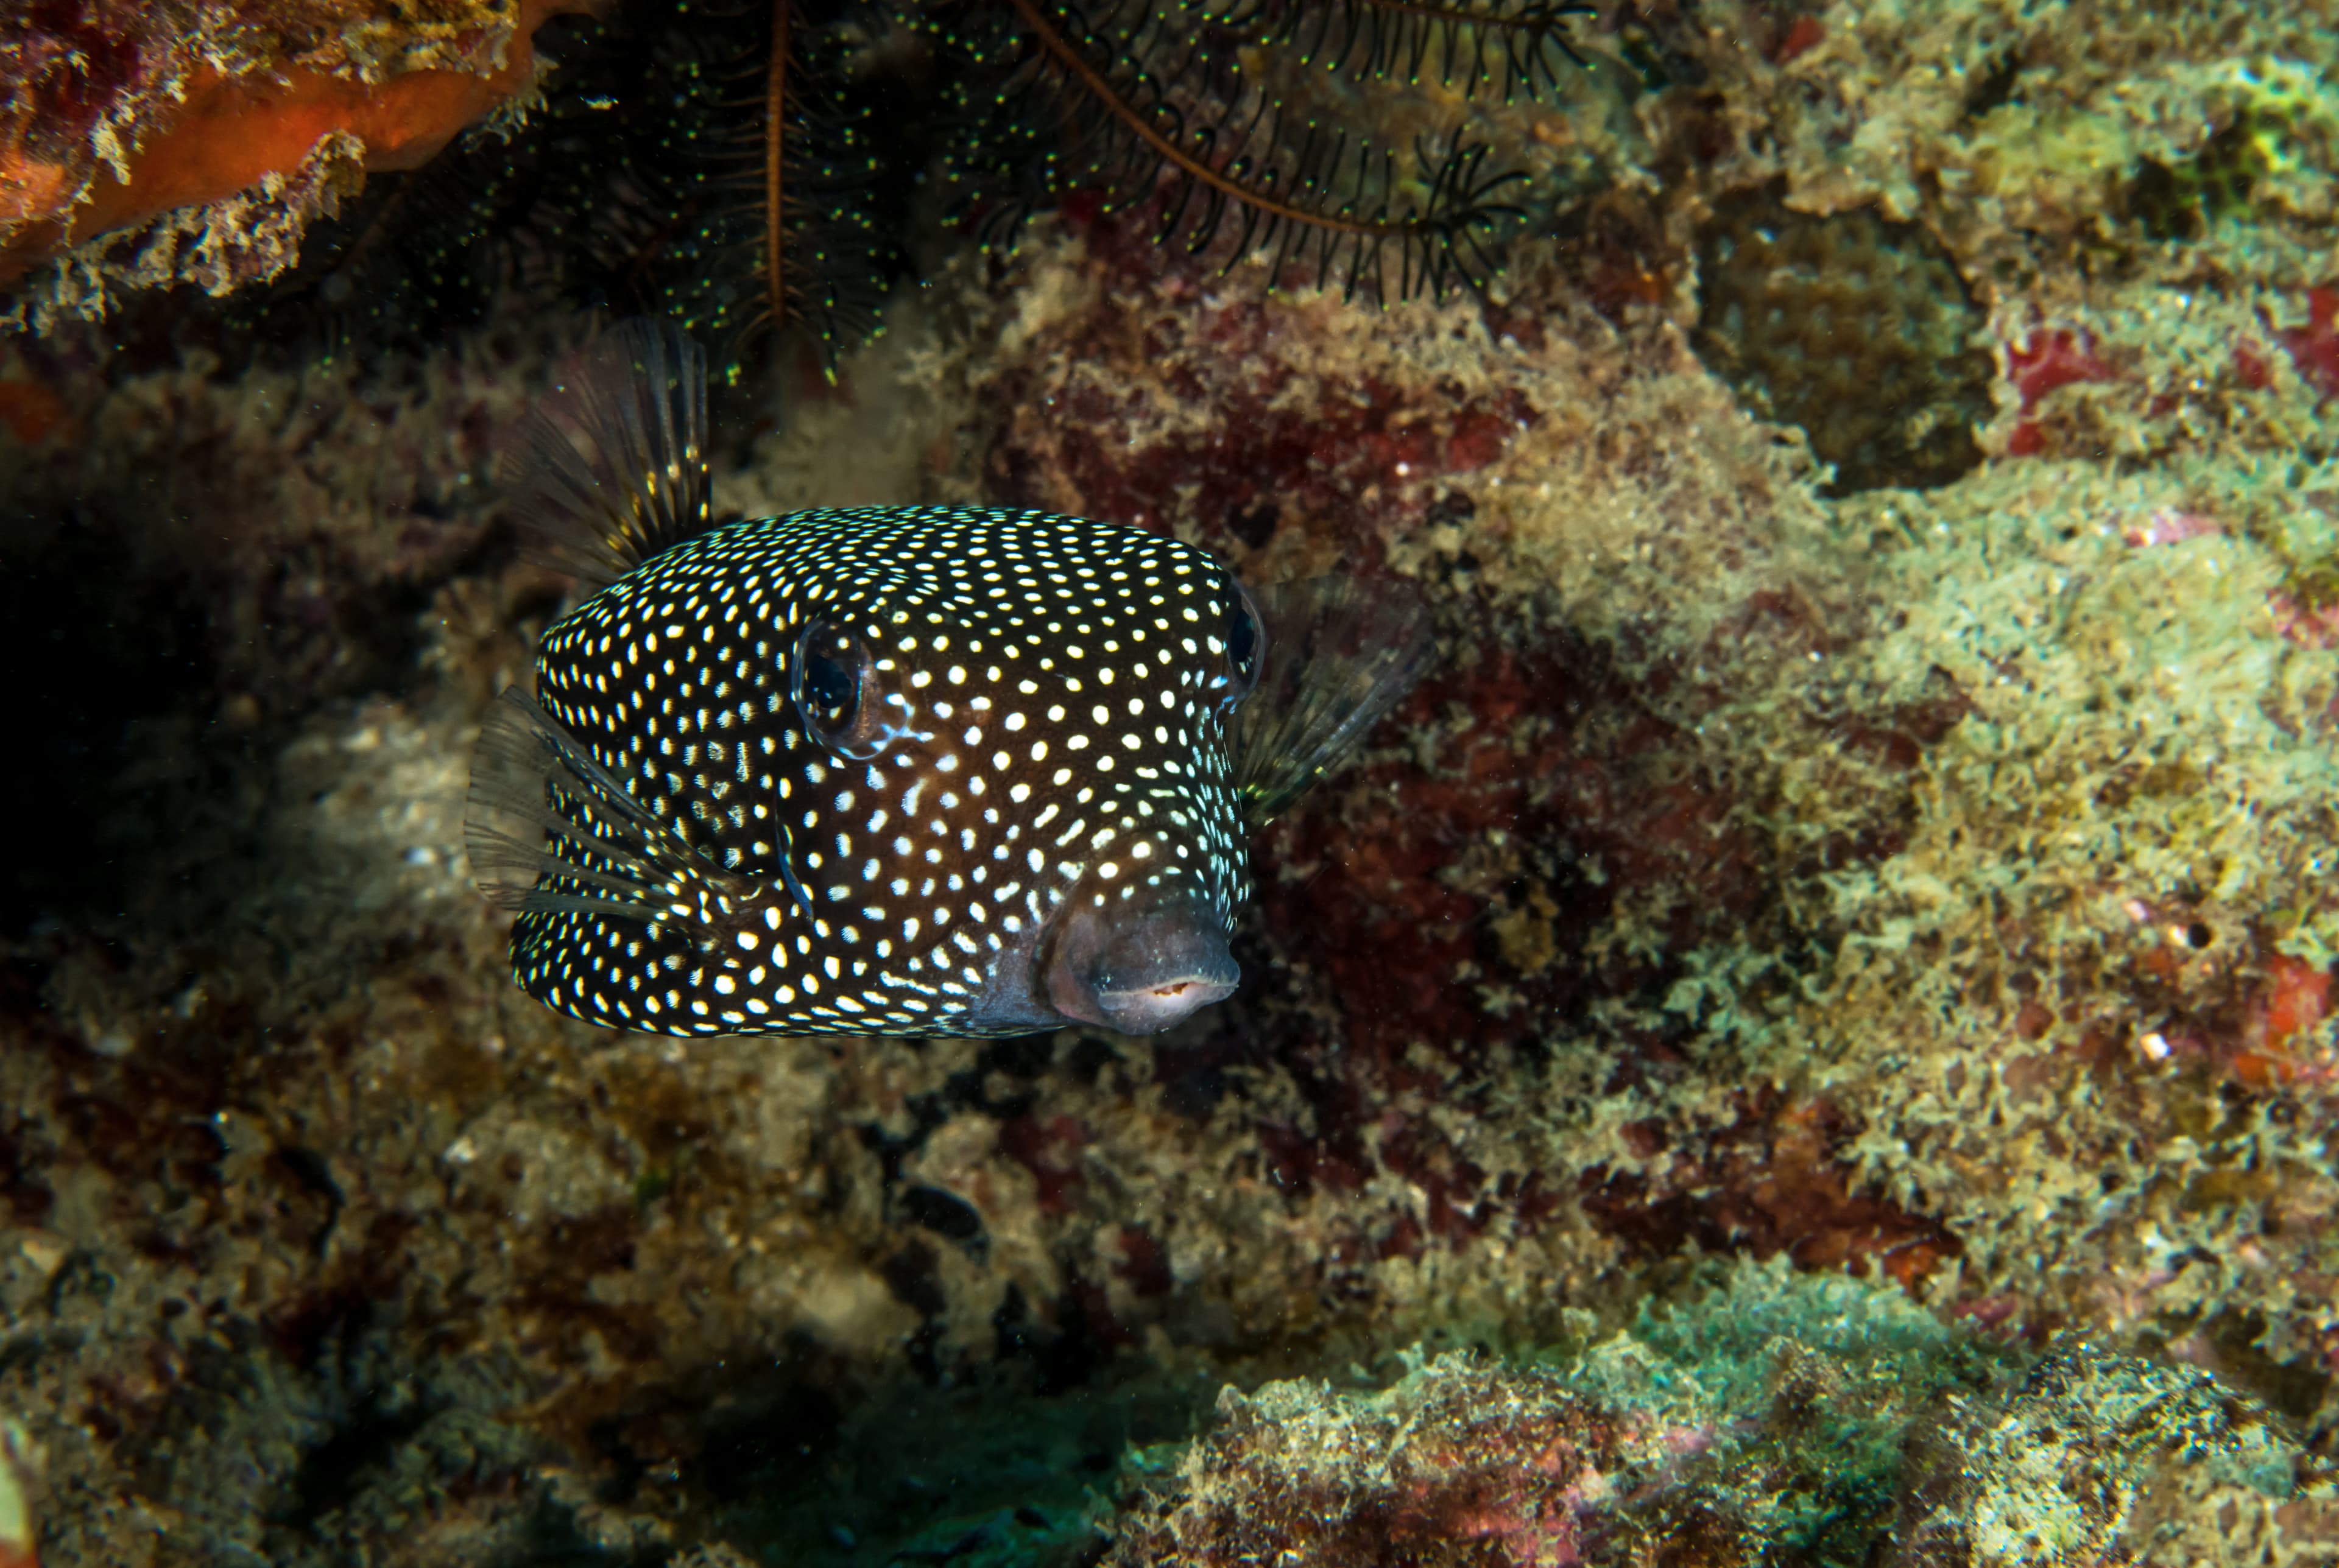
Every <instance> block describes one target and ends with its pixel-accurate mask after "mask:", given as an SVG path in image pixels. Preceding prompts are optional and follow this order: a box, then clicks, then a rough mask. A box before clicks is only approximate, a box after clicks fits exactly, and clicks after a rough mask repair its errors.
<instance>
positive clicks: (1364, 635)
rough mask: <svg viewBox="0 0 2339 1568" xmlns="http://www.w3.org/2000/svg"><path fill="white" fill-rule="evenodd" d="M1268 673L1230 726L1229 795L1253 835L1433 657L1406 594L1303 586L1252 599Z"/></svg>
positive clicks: (1356, 741)
mask: <svg viewBox="0 0 2339 1568" xmlns="http://www.w3.org/2000/svg"><path fill="white" fill-rule="evenodd" d="M1251 597H1252V598H1253V599H1254V600H1255V601H1256V602H1257V604H1258V610H1259V616H1260V619H1261V620H1262V621H1263V622H1264V623H1265V625H1266V631H1267V665H1266V667H1265V668H1264V669H1263V670H1262V671H1261V672H1260V674H1259V682H1258V689H1257V690H1256V691H1254V692H1253V693H1252V694H1251V695H1250V698H1249V700H1248V701H1247V702H1246V703H1244V704H1243V705H1242V707H1241V709H1240V710H1239V712H1238V714H1237V715H1236V721H1235V785H1236V788H1237V789H1238V790H1239V792H1240V794H1241V795H1242V798H1243V802H1244V812H1245V814H1246V815H1247V816H1248V819H1249V821H1250V823H1251V825H1252V826H1253V827H1258V826H1261V825H1264V824H1265V823H1268V822H1270V821H1272V820H1273V819H1274V818H1275V817H1276V816H1278V814H1281V813H1282V812H1283V810H1284V808H1286V807H1287V806H1288V805H1290V804H1291V803H1292V802H1293V801H1295V800H1298V798H1299V797H1300V796H1301V795H1302V794H1306V793H1307V792H1308V790H1309V789H1310V788H1312V787H1313V786H1314V785H1315V784H1316V783H1317V781H1318V780H1319V779H1322V778H1324V777H1326V776H1327V774H1331V773H1332V772H1333V771H1334V770H1335V769H1337V767H1338V766H1339V765H1340V764H1341V763H1342V762H1343V761H1345V760H1346V759H1347V756H1348V755H1349V754H1351V753H1353V752H1354V751H1355V750H1356V749H1357V746H1359V745H1362V744H1363V743H1364V738H1365V736H1366V735H1367V733H1369V732H1370V731H1371V729H1372V727H1373V726H1374V725H1377V724H1378V723H1379V722H1380V721H1381V719H1382V717H1383V716H1384V715H1387V713H1388V711H1389V710H1390V709H1391V708H1393V707H1395V706H1396V705H1397V704H1398V703H1399V702H1401V701H1402V700H1404V697H1405V695H1406V693H1407V692H1409V691H1411V690H1412V689H1413V688H1414V686H1415V685H1416V684H1417V683H1418V682H1419V681H1420V679H1421V677H1422V676H1423V675H1424V674H1426V672H1427V671H1428V668H1429V666H1430V663H1431V661H1432V660H1433V659H1434V658H1435V657H1436V643H1435V642H1434V641H1433V640H1432V639H1431V636H1430V627H1429V615H1428V611H1427V609H1426V607H1425V606H1423V604H1422V602H1421V600H1420V599H1419V598H1417V597H1416V596H1415V595H1414V594H1413V593H1412V591H1411V590H1410V589H1408V588H1406V587H1404V586H1403V585H1402V584H1398V583H1394V582H1366V581H1363V580H1361V579H1359V578H1356V577H1309V578H1306V579H1303V580H1302V581H1299V582H1296V583H1280V584H1277V585H1275V586H1273V587H1266V588H1261V589H1259V590H1258V591H1256V592H1255V593H1254V594H1253V595H1252V596H1251Z"/></svg>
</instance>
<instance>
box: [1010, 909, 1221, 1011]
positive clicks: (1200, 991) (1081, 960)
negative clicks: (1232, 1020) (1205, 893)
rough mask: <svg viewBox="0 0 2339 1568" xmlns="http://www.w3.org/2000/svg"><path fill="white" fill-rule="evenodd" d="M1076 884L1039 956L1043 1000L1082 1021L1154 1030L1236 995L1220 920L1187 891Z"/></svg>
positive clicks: (1052, 924) (1052, 926)
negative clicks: (1101, 892)
mask: <svg viewBox="0 0 2339 1568" xmlns="http://www.w3.org/2000/svg"><path fill="white" fill-rule="evenodd" d="M1096 893H1097V890H1095V889H1093V888H1083V889H1081V891H1080V892H1076V893H1075V894H1074V895H1073V897H1072V898H1071V900H1070V901H1069V902H1067V903H1066V905H1065V908H1064V910H1063V912H1061V914H1060V915H1058V916H1057V918H1056V920H1055V921H1054V922H1052V923H1051V928H1050V930H1049V932H1048V936H1047V940H1046V942H1044V943H1043V945H1042V950H1041V954H1040V960H1041V962H1040V975H1041V986H1042V988H1043V990H1044V993H1045V996H1046V999H1047V1001H1049V1003H1050V1004H1051V1005H1052V1006H1053V1007H1054V1008H1055V1010H1056V1011H1057V1012H1059V1013H1061V1014H1062V1015H1063V1016H1064V1017H1066V1018H1068V1019H1072V1020H1075V1021H1079V1022H1081V1023H1094V1024H1101V1025H1102V1026H1104V1027H1105V1028H1107V1029H1111V1030H1118V1031H1120V1032H1121V1033H1122V1034H1158V1033H1160V1031H1163V1030H1165V1029H1168V1028H1169V1027H1170V1026H1172V1025H1173V1024H1178V1023H1182V1022H1184V1021H1186V1020H1187V1019H1188V1018H1190V1017H1191V1016H1193V1014H1194V1013H1195V1012H1197V1011H1199V1010H1201V1009H1202V1008H1205V1007H1208V1006H1209V1005H1210V1004H1211V1003H1212V1002H1214V1001H1225V1000H1226V999H1227V998H1229V997H1230V996H1232V995H1233V994H1234V993H1235V987H1236V986H1237V985H1238V984H1239V983H1240V981H1241V980H1242V971H1241V970H1240V969H1239V968H1238V967H1237V966H1236V963H1235V960H1234V954H1233V953H1231V952H1229V951H1228V948H1227V932H1226V926H1225V922H1222V921H1221V920H1220V919H1219V916H1218V914H1217V913H1216V912H1213V911H1212V910H1211V909H1210V907H1209V905H1208V904H1206V903H1204V902H1202V900H1201V899H1200V898H1199V897H1198V896H1196V895H1195V894H1194V893H1192V892H1189V891H1186V890H1183V889H1152V888H1145V889H1140V890H1139V891H1138V892H1136V893H1134V894H1132V895H1131V896H1130V897H1128V898H1123V897H1120V895H1119V894H1118V892H1107V893H1106V895H1105V898H1104V900H1103V902H1101V903H1100V902H1098V900H1097V896H1096Z"/></svg>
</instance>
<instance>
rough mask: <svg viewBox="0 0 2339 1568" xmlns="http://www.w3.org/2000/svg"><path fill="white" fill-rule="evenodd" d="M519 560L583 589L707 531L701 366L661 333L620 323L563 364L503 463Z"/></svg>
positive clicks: (689, 350)
mask: <svg viewBox="0 0 2339 1568" xmlns="http://www.w3.org/2000/svg"><path fill="white" fill-rule="evenodd" d="M502 479H503V483H504V485H505V487H506V488H507V490H508V493H509V495H510V498H511V507H512V512H513V516H514V518H515V520H516V521H517V522H518V525H519V528H520V532H521V536H522V537H523V539H524V540H525V541H526V543H527V546H528V552H529V554H530V555H532V556H533V557H536V558H537V559H538V560H541V561H543V562H544V563H545V564H546V565H548V566H551V567H557V568H558V569H559V570H561V571H564V572H568V573H572V574H574V575H575V576H576V577H577V578H578V579H579V580H580V581H581V582H582V583H583V584H584V586H585V587H587V588H588V589H591V588H598V587H605V586H607V584H609V583H613V582H615V581H617V579H618V578H619V577H624V576H625V575H626V574H627V573H628V572H630V571H632V570H633V569H634V568H635V567H637V566H639V565H641V564H642V562H644V561H646V560H647V559H649V558H650V557H652V556H655V555H656V554H657V553H658V552H659V551H661V550H663V549H665V548H666V547H668V546H670V545H673V544H676V543H677V542H679V541H680V540H683V539H686V538H688V537H690V536H691V535H693V534H696V533H698V532H700V531H701V530H703V529H704V528H706V526H707V524H708V522H709V520H710V516H711V514H710V513H709V510H708V506H707V473H706V354H705V352H704V351H702V350H700V348H699V347H698V345H697V344H696V343H695V342H693V341H691V340H690V337H689V335H688V334H687V333H686V332H684V331H683V330H682V329H681V328H679V327H677V326H676V325H674V324H673V323H672V322H670V321H646V320H638V319H637V320H634V321H621V322H619V323H618V324H617V326H616V327H614V328H612V329H611V330H608V331H607V332H605V333H603V334H602V335H601V336H600V337H598V338H597V339H595V340H593V341H592V342H591V343H589V344H587V346H586V347H585V348H584V349H582V350H579V351H578V352H577V355H576V356H575V357H574V358H573V359H571V360H569V362H568V363H567V366H566V367H565V368H564V369H563V370H562V372H561V375H560V379H559V380H558V382H556V383H555V385H554V387H553V389H552V390H551V391H550V392H549V393H548V394H547V395H546V396H545V398H544V399H542V400H541V401H540V402H538V404H537V406H536V408H535V409H533V410H531V411H530V412H529V414H528V418H527V419H526V420H525V421H524V422H523V424H522V425H521V428H520V432H519V439H518V441H517V443H516V444H515V445H514V446H513V448H512V449H511V450H509V451H508V452H507V453H506V454H505V458H504V468H503V474H502Z"/></svg>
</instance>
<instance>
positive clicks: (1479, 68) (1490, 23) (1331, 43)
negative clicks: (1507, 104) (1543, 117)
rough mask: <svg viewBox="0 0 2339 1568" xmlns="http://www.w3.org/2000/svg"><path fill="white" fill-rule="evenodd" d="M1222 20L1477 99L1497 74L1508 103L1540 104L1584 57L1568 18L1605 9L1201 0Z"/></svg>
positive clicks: (1497, 0) (1372, 74)
mask: <svg viewBox="0 0 2339 1568" xmlns="http://www.w3.org/2000/svg"><path fill="white" fill-rule="evenodd" d="M1202 9H1203V11H1204V12H1205V13H1206V14H1207V15H1211V16H1213V17H1215V18H1216V19H1217V20H1219V22H1220V23H1221V24H1223V25H1226V26H1228V27H1230V28H1235V29H1238V30H1239V31H1241V32H1244V33H1246V34H1248V35H1251V36H1254V37H1256V38H1258V39H1259V40H1260V41H1261V42H1263V43H1268V44H1276V45H1278V46H1281V47H1284V48H1288V49H1291V50H1293V51H1294V52H1295V53H1297V54H1298V56H1299V57H1300V58H1301V59H1303V60H1307V61H1310V62H1312V63H1314V64H1320V65H1323V66H1326V67H1327V68H1329V69H1331V70H1333V71H1337V72H1338V73H1340V74H1342V75H1345V76H1347V78H1348V79H1349V80H1351V81H1355V82H1365V81H1385V80H1396V81H1404V82H1416V81H1419V80H1420V79H1421V78H1422V77H1423V76H1424V75H1426V74H1427V75H1434V76H1435V77H1436V80H1437V81H1438V82H1440V83H1441V84H1444V85H1446V86H1449V87H1451V86H1454V85H1456V84H1459V85H1460V87H1461V89H1462V94H1463V95H1464V96H1465V97H1475V96H1476V95H1477V94H1478V93H1479V92H1480V90H1481V89H1483V88H1484V87H1485V86H1486V85H1487V84H1490V83H1493V82H1496V81H1499V82H1500V84H1501V91H1502V95H1503V97H1504V99H1505V101H1508V100H1510V99H1512V98H1515V97H1521V96H1524V97H1526V98H1529V99H1532V100H1535V101H1537V102H1540V101H1542V99H1543V98H1544V97H1545V94H1549V93H1551V92H1553V91H1554V90H1555V89H1556V87H1557V85H1558V78H1559V74H1560V68H1561V66H1562V64H1569V65H1573V66H1575V67H1579V68H1580V67H1582V66H1583V65H1584V64H1586V62H1585V59H1584V55H1583V54H1581V53H1580V52H1578V50H1577V49H1576V47H1575V44H1574V41H1573V40H1571V39H1570V38H1569V37H1568V34H1567V29H1568V25H1569V24H1570V22H1571V21H1573V20H1574V18H1576V17H1579V16H1592V15H1598V8H1597V7H1596V6H1592V5H1568V4H1557V3H1554V0H1203V4H1202Z"/></svg>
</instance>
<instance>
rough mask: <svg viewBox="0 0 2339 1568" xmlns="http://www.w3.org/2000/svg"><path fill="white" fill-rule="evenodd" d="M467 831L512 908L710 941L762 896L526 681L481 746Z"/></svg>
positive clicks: (490, 886) (478, 868) (499, 898)
mask: <svg viewBox="0 0 2339 1568" xmlns="http://www.w3.org/2000/svg"><path fill="white" fill-rule="evenodd" d="M463 837H464V842H465V844H466V846H467V847H468V849H469V853H470V857H471V875H472V877H473V879H474V880H476V881H477V882H478V883H479V891H480V892H483V893H485V894H487V896H488V900H489V902H491V903H493V904H495V905H497V906H498V907H499V908H502V909H508V910H512V911H514V912H527V911H536V912H546V913H572V914H597V915H606V916H610V917H613V918H616V919H620V920H633V921H641V922H645V923H647V924H655V925H665V926H671V927H673V928H674V929H676V930H677V931H679V932H684V933H686V934H687V935H689V936H691V937H693V938H694V939H695V940H697V941H700V942H708V941H713V940H716V938H717V937H719V936H720V935H721V934H722V933H724V932H727V931H730V930H733V929H735V928H736V927H737V926H738V925H739V924H740V923H741V922H742V921H743V920H744V919H745V916H746V915H748V914H749V913H752V912H755V910H756V909H757V908H758V907H759V902H761V900H762V897H763V895H761V894H759V892H758V891H757V889H756V888H755V884H754V883H751V882H750V881H749V880H748V879H746V878H745V877H742V876H739V875H736V874H735V873H732V872H729V871H726V870H725V869H724V868H723V867H721V866H719V865H716V863H714V862H712V861H710V860H708V859H707V858H706V856H705V855H704V854H702V853H699V852H698V851H697V850H696V849H694V848H692V847H691V845H690V844H689V843H686V842H685V841H684V840H683V838H682V837H681V836H680V835H679V834H677V833H675V832H674V831H673V830H672V829H670V828H667V827H666V826H665V825H664V824H662V823H659V822H658V821H657V819H656V817H654V816H653V815H651V814H650V813H649V812H648V811H647V810H646V808H644V807H643V805H642V804H641V803H640V802H639V801H637V800H636V799H635V798H634V796H633V794H632V793H631V792H630V791H628V790H627V788H626V786H625V785H624V784H621V783H619V782H618V781H617V779H616V778H615V777H613V776H611V774H609V772H608V770H607V769H606V768H604V767H602V766H601V764H598V763H597V762H595V761H594V760H593V758H592V756H591V754H588V753H587V751H586V749H585V747H584V745H583V743H581V742H579V741H578V740H577V737H576V736H575V735H571V734H570V733H569V732H568V731H567V729H566V728H565V727H564V726H563V725H561V724H560V722H559V721H558V720H557V719H555V718H554V717H553V716H552V715H549V714H548V713H546V712H545V711H544V709H543V708H542V707H541V706H539V705H538V704H537V702H536V700H535V699H534V698H533V697H530V696H529V695H527V694H526V693H525V692H522V691H521V690H520V689H519V688H518V686H509V687H507V688H505V691H504V694H503V696H502V698H501V700H499V701H498V704H497V705H496V708H495V710H494V712H492V713H491V714H489V716H488V721H487V723H486V724H485V725H483V726H482V727H481V729H480V731H479V745H478V746H477V747H476V748H475V749H474V750H473V751H472V754H471V788H470V794H469V797H468V799H467V800H466V802H465V808H464V813H463Z"/></svg>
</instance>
